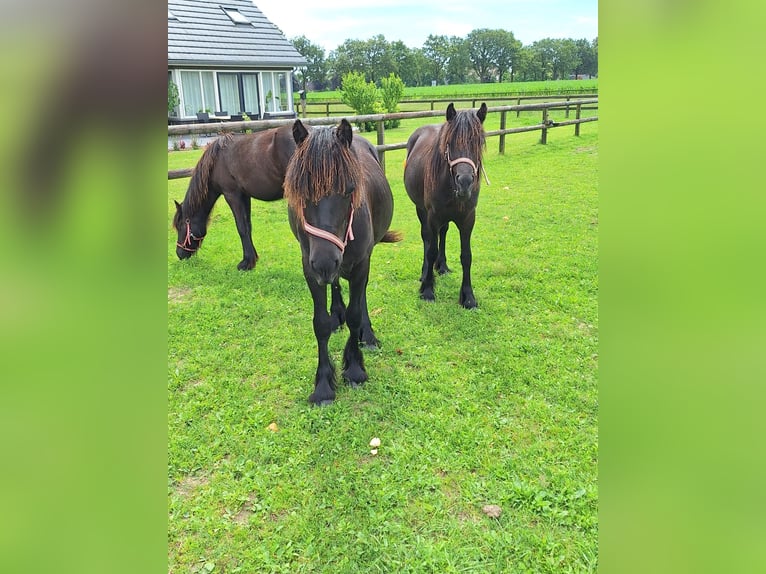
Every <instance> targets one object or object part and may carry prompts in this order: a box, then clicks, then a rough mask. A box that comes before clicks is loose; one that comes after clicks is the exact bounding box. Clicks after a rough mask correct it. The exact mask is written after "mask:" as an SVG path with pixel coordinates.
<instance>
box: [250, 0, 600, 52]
mask: <svg viewBox="0 0 766 574" xmlns="http://www.w3.org/2000/svg"><path fill="white" fill-rule="evenodd" d="M254 4H255V5H256V6H257V7H258V8H259V9H260V10H261V12H263V13H264V15H265V16H266V17H267V18H268V19H269V20H271V22H273V23H274V24H275V25H276V26H277V27H279V28H280V29H281V30H282V32H284V34H285V36H287V38H288V39H290V38H295V37H296V36H306V37H307V38H308V39H309V40H310V41H311V42H312V43H313V44H317V45H319V46H321V47H322V48H324V50H325V55H328V54H329V52H330V50H335V49H336V48H337V47H338V46H340V45H341V44H342V43H343V42H344V41H345V40H348V39H352V40H369V39H370V38H372V37H373V36H376V35H377V34H383V36H385V38H386V41H388V42H394V41H396V40H401V41H402V42H404V43H405V44H406V45H407V46H409V47H410V48H422V47H423V44H424V43H425V41H426V39H427V38H428V36H429V34H433V35H435V36H439V35H445V36H459V37H461V38H464V37H465V36H467V35H468V33H469V32H470V31H471V30H475V29H477V28H489V29H503V30H508V31H510V32H513V35H514V36H515V37H516V39H517V40H520V41H521V42H522V43H523V44H524V45H528V44H531V43H532V42H534V41H535V40H541V39H542V38H573V39H575V40H577V39H580V38H586V39H587V40H593V38H595V37H597V36H598V0H480V1H478V2H476V3H475V4H472V3H471V2H470V1H468V2H466V1H465V0H463V1H453V0H377V1H376V2H370V3H369V4H365V3H364V2H361V1H360V0H254Z"/></svg>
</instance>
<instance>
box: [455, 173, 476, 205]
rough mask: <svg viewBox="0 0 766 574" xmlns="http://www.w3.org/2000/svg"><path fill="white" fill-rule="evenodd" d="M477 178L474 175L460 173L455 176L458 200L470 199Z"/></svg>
mask: <svg viewBox="0 0 766 574" xmlns="http://www.w3.org/2000/svg"><path fill="white" fill-rule="evenodd" d="M475 181H476V178H475V177H474V176H473V174H472V173H458V174H457V175H455V196H456V197H457V198H458V199H470V198H471V192H472V191H473V186H474V183H475Z"/></svg>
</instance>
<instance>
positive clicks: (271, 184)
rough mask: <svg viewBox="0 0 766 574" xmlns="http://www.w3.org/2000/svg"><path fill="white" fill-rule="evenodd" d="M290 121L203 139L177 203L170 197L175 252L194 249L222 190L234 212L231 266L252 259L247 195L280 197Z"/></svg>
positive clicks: (291, 147) (182, 254) (247, 265)
mask: <svg viewBox="0 0 766 574" xmlns="http://www.w3.org/2000/svg"><path fill="white" fill-rule="evenodd" d="M291 130H292V128H291V126H290V125H285V126H281V127H278V128H272V129H269V130H265V131H262V132H256V133H254V134H244V135H236V136H235V135H232V134H225V135H223V136H220V137H218V138H217V139H215V140H213V141H212V142H211V143H210V144H208V146H207V148H206V149H205V151H204V153H203V154H202V156H201V157H200V159H199V161H198V162H197V166H196V167H195V168H194V173H193V174H192V177H191V181H190V182H189V188H188V189H187V191H186V197H184V200H183V203H180V204H179V203H178V202H177V201H176V202H175V204H176V213H175V216H174V217H173V227H175V229H176V230H177V231H178V241H177V242H176V255H178V258H179V259H186V258H188V257H191V256H192V255H194V253H196V252H197V250H198V249H199V248H200V245H202V239H203V238H204V237H205V233H207V222H208V217H209V216H210V211H211V210H212V209H213V205H215V202H216V201H217V200H218V198H219V197H220V196H221V195H223V197H224V199H226V202H227V203H228V204H229V207H231V211H232V213H233V214H234V221H235V222H236V224H237V231H238V232H239V238H240V240H241V241H242V261H240V262H239V264H238V265H237V269H242V270H246V269H252V268H253V267H255V262H256V261H258V253H257V252H256V250H255V246H254V245H253V237H252V233H253V231H252V225H251V222H250V199H251V198H253V197H254V198H255V199H261V200H263V201H274V200H277V199H282V197H283V195H284V190H283V187H282V182H283V181H284V178H285V170H286V169H287V162H288V161H290V157H291V156H292V155H293V152H294V151H295V141H294V140H293V137H292V133H291Z"/></svg>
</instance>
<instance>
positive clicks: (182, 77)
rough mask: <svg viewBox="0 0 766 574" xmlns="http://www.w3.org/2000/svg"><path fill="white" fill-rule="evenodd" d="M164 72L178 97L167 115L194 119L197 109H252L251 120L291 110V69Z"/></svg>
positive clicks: (231, 112) (217, 110) (235, 112)
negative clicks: (174, 87)
mask: <svg viewBox="0 0 766 574" xmlns="http://www.w3.org/2000/svg"><path fill="white" fill-rule="evenodd" d="M168 74H169V76H168V79H169V81H173V82H174V83H175V84H176V86H177V87H178V95H179V98H180V100H181V101H180V104H179V105H178V107H177V108H176V110H175V111H174V113H172V114H170V116H171V117H177V118H181V119H196V118H197V112H199V111H208V112H209V113H211V114H212V113H214V112H228V113H229V115H231V114H239V113H242V112H252V115H251V119H260V118H263V117H264V114H265V113H267V112H268V113H278V112H288V113H289V112H293V111H294V108H293V93H292V84H293V82H292V69H291V68H290V69H284V68H283V69H262V68H214V67H184V68H174V67H169V68H168ZM253 92H257V93H253ZM235 102H238V105H237V104H236V103H235ZM256 104H257V109H253V108H254V107H255V106H256ZM228 108H235V109H228ZM240 108H244V109H240Z"/></svg>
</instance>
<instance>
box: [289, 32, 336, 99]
mask: <svg viewBox="0 0 766 574" xmlns="http://www.w3.org/2000/svg"><path fill="white" fill-rule="evenodd" d="M290 42H291V43H292V45H293V46H295V49H296V50H298V52H299V53H300V55H301V56H303V57H304V58H306V60H307V62H308V64H307V65H306V66H302V67H299V68H298V69H297V70H296V72H295V77H296V79H297V80H298V83H299V85H300V87H301V89H302V90H306V89H307V87H308V85H309V84H312V85H313V87H314V89H315V90H323V89H324V88H325V86H326V85H327V79H326V76H327V63H326V61H325V56H324V50H323V49H322V48H321V47H320V46H317V45H316V44H312V43H311V41H310V40H309V39H308V38H306V36H298V37H297V38H293V39H292V40H290Z"/></svg>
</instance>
